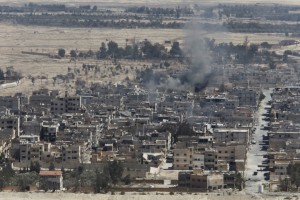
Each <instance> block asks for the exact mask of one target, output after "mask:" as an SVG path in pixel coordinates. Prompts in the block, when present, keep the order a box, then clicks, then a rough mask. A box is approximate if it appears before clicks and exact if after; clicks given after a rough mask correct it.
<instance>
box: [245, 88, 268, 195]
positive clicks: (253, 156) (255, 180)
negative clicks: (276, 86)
mask: <svg viewBox="0 0 300 200" xmlns="http://www.w3.org/2000/svg"><path fill="white" fill-rule="evenodd" d="M271 91H272V90H271V89H269V90H263V93H264V95H265V96H266V97H265V99H263V100H262V102H261V104H260V107H259V109H258V111H257V112H256V114H255V117H256V119H257V120H256V125H255V126H254V127H255V128H256V131H255V132H254V134H253V135H252V138H253V140H255V141H256V144H252V145H250V146H249V150H248V152H247V162H246V170H245V179H246V180H247V181H246V188H245V191H246V193H250V194H255V193H257V192H258V186H259V185H260V184H263V183H266V181H265V180H264V173H265V172H266V171H258V170H260V167H258V165H261V164H262V163H263V161H264V160H266V158H263V156H264V155H266V154H267V152H266V151H264V150H262V147H263V145H262V140H263V135H266V136H267V132H268V131H267V130H263V127H265V126H267V124H268V122H267V121H265V120H264V118H265V116H263V114H266V113H267V109H266V108H267V107H268V105H267V102H268V101H270V100H271ZM254 172H257V175H253V173H254Z"/></svg>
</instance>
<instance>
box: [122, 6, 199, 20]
mask: <svg viewBox="0 0 300 200" xmlns="http://www.w3.org/2000/svg"><path fill="white" fill-rule="evenodd" d="M126 12H131V13H139V14H148V15H156V16H160V15H168V16H174V17H176V18H179V17H180V16H181V15H192V14H194V11H193V10H192V9H191V8H188V7H183V8H181V7H177V8H151V7H146V6H141V7H130V8H127V9H126Z"/></svg>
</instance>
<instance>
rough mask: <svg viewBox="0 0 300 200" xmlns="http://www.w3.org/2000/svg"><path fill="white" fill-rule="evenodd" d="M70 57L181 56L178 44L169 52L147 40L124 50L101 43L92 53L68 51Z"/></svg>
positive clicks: (174, 44) (157, 57)
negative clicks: (97, 49)
mask: <svg viewBox="0 0 300 200" xmlns="http://www.w3.org/2000/svg"><path fill="white" fill-rule="evenodd" d="M65 54H66V51H65V50H64V49H59V50H58V55H59V56H60V57H64V56H65ZM70 56H71V57H74V58H77V57H96V58H97V59H107V58H113V59H133V60H136V59H167V58H180V57H182V56H183V52H182V50H181V47H180V44H179V42H173V44H172V47H171V49H170V51H169V52H168V51H167V49H166V47H165V46H164V45H162V44H159V43H155V44H152V43H151V42H150V41H148V40H144V41H143V42H142V43H141V44H139V45H137V44H133V45H126V46H125V48H123V47H119V45H118V43H116V42H114V41H110V42H108V43H107V45H106V44H105V43H104V42H102V43H101V46H100V48H99V51H97V52H93V51H92V50H90V51H88V52H78V51H75V50H71V51H70Z"/></svg>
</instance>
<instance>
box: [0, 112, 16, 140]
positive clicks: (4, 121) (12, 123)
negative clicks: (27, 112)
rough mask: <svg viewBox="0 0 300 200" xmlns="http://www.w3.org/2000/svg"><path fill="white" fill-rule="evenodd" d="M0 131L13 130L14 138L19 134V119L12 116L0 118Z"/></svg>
mask: <svg viewBox="0 0 300 200" xmlns="http://www.w3.org/2000/svg"><path fill="white" fill-rule="evenodd" d="M0 129H2V130H4V129H10V130H14V131H15V134H16V136H19V134H20V117H18V116H14V115H5V116H0Z"/></svg>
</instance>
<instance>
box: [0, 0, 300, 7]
mask: <svg viewBox="0 0 300 200" xmlns="http://www.w3.org/2000/svg"><path fill="white" fill-rule="evenodd" d="M29 2H34V3H47V4H49V3H60V4H63V3H64V4H68V5H76V4H97V5H106V6H126V5H165V6H166V5H169V6H170V5H176V4H194V3H201V4H203V3H204V4H211V3H270V4H273V3H277V4H291V5H300V2H299V0H284V1H282V0H184V1H183V0H163V1H161V0H51V1H49V0H0V4H10V5H13V4H15V5H16V4H19V5H21V4H25V3H29Z"/></svg>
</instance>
